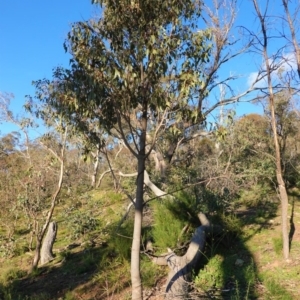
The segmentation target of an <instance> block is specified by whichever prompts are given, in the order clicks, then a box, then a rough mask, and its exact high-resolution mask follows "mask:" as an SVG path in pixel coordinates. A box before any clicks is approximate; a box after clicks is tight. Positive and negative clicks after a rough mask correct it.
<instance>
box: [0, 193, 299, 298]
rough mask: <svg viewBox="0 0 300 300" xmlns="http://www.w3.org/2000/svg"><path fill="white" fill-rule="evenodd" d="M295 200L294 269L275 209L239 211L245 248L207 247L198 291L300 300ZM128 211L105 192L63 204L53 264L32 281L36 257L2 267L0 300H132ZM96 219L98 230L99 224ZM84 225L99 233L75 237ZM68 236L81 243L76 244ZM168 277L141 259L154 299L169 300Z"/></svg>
mask: <svg viewBox="0 0 300 300" xmlns="http://www.w3.org/2000/svg"><path fill="white" fill-rule="evenodd" d="M294 200H295V202H294V209H293V218H292V219H291V224H292V225H293V226H294V232H292V243H291V260H290V262H284V261H283V260H282V256H281V239H280V237H281V228H280V216H279V215H278V211H277V208H276V209H275V210H274V207H273V210H274V211H272V212H271V213H269V212H270V209H271V208H270V207H263V208H260V209H259V210H258V209H256V210H251V211H248V210H247V211H246V210H245V211H240V212H239V213H238V218H239V219H240V220H242V223H243V224H245V225H244V227H243V234H242V236H241V238H240V240H237V239H233V240H231V239H230V238H228V237H226V238H224V240H223V241H221V243H220V244H221V246H218V245H219V242H220V241H218V242H217V243H218V245H217V244H216V243H214V242H212V243H210V244H209V246H208V247H207V252H206V254H205V257H206V259H205V257H204V259H203V262H202V269H201V270H200V273H199V274H198V276H196V278H195V282H196V287H197V288H198V291H199V292H201V291H202V293H205V295H206V296H208V297H213V296H214V297H215V298H214V299H300V233H299V231H300V201H299V198H298V197H297V196H295V197H294ZM127 204H128V200H126V199H123V198H122V196H121V195H119V194H115V193H113V192H100V191H92V192H89V193H87V194H85V195H84V196H83V197H81V198H80V199H79V200H78V201H75V202H74V200H73V202H71V203H69V202H67V201H66V202H65V203H61V204H59V207H58V209H57V210H56V213H55V216H56V217H55V219H56V220H57V222H58V226H59V227H58V228H59V230H58V235H57V241H56V243H55V245H54V253H55V254H56V258H55V260H54V261H53V262H51V263H49V265H47V266H45V267H41V268H40V269H39V270H38V272H36V273H35V274H32V275H31V276H26V272H25V271H26V270H27V269H28V267H29V265H30V262H31V259H32V254H31V253H29V252H26V253H23V254H21V255H18V256H16V257H13V258H9V259H7V258H6V259H0V268H1V274H2V279H1V283H0V284H1V285H2V290H4V292H3V293H2V295H0V298H1V299H2V298H4V299H5V300H9V299H12V300H18V299H20V300H23V299H27V300H34V299H35V300H38V299H41V300H42V299H43V300H47V299H65V300H72V299H85V300H87V299H129V298H130V288H129V287H130V276H129V270H130V265H129V257H130V253H129V249H130V244H131V239H130V232H131V223H130V222H128V223H125V224H124V226H123V227H122V229H121V230H119V231H117V232H116V231H115V228H116V226H117V225H118V222H119V220H120V219H121V216H122V213H123V212H124V209H125V208H126V206H127ZM72 206H74V210H72V209H71V207H72ZM290 210H291V212H292V205H290ZM78 211H79V212H80V213H79V214H78V213H76V212H78ZM74 216H75V217H74ZM95 219H97V220H98V224H94V223H93V220H95ZM72 220H73V221H74V222H73V223H72ZM80 222H86V223H87V224H88V225H89V226H91V228H92V229H93V226H96V228H94V229H93V230H91V231H90V232H88V233H87V232H85V233H84V234H83V235H82V234H79V233H78V232H76V230H75V229H76V228H77V227H76V226H77V225H78V224H80ZM71 226H73V227H71ZM68 228H69V229H68ZM70 228H72V235H73V236H76V237H77V239H76V240H74V239H73V238H72V237H71V236H70ZM74 228H75V229H74ZM77 229H78V230H79V229H80V226H78V228H77ZM78 230H77V231H78ZM79 231H80V230H79ZM83 232H84V230H83ZM21 237H22V236H21ZM24 237H25V236H24ZM24 241H26V239H24ZM217 246H218V247H217ZM20 252H22V251H20ZM166 272H167V270H166V269H165V268H163V267H156V266H154V265H152V264H151V263H150V262H149V260H148V259H147V257H143V260H142V274H143V281H144V283H145V285H146V289H150V287H153V286H157V287H158V288H157V289H156V290H155V291H153V295H152V296H151V297H150V298H149V299H153V300H154V299H163V297H162V291H163V290H162V287H161V285H163V283H164V276H165V274H166ZM0 287H1V286H0Z"/></svg>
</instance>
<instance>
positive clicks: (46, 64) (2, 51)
mask: <svg viewBox="0 0 300 300" xmlns="http://www.w3.org/2000/svg"><path fill="white" fill-rule="evenodd" d="M96 12H97V7H96V6H95V5H91V1H90V0H77V1H70V0H52V1H40V0H39V1H38V0H30V1H24V0H14V1H11V0H1V1H0V91H1V92H7V93H13V94H14V95H15V98H14V99H13V101H12V102H11V106H10V107H11V109H12V110H13V111H14V112H15V113H20V112H22V106H23V104H24V101H25V95H33V94H34V89H33V86H32V84H31V82H32V81H33V80H38V79H42V78H45V77H46V78H51V73H52V69H53V68H54V67H55V66H57V65H63V66H68V63H69V58H70V57H69V56H68V54H66V53H65V51H64V49H63V42H64V40H65V38H66V35H67V33H68V31H69V29H70V25H71V24H72V22H76V21H80V20H86V19H88V18H89V17H91V16H93V15H95V14H96ZM10 128H11V127H9V126H8V124H0V131H1V133H2V134H3V133H4V132H6V131H8V130H10Z"/></svg>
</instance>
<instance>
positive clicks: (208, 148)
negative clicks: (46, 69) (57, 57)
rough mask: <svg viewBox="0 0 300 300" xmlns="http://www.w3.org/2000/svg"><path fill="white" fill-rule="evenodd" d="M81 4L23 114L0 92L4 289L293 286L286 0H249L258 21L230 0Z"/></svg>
mask: <svg viewBox="0 0 300 300" xmlns="http://www.w3.org/2000/svg"><path fill="white" fill-rule="evenodd" d="M92 2H93V3H94V4H96V5H99V6H100V12H101V13H100V15H98V16H96V17H95V18H92V19H90V20H87V21H82V22H81V21H79V22H76V23H74V24H72V26H71V29H70V32H69V33H68V35H67V37H66V40H65V43H64V48H65V51H66V52H68V53H69V55H70V57H71V59H70V65H69V67H68V68H64V67H61V66H59V67H56V68H54V69H53V73H52V78H51V79H39V80H36V81H34V82H33V85H34V88H35V94H34V95H29V96H26V103H25V104H24V108H25V112H24V115H25V116H26V117H23V118H21V117H18V115H16V114H15V113H14V112H13V111H11V109H10V101H11V100H12V98H13V97H12V95H11V94H7V93H0V123H1V124H2V123H13V124H14V125H15V126H17V128H18V130H16V131H12V132H9V133H6V134H3V135H1V136H0V206H1V218H0V268H1V276H0V298H1V299H4V300H24V299H25V300H39V299H40V300H42V299H43V300H47V299H49V300H52V299H53V300H54V299H57V300H72V299H73V300H82V299H84V300H88V299H90V300H91V299H107V300H116V299H133V300H143V299H145V300H146V299H152V300H154V299H157V300H159V299H166V300H184V299H232V300H233V299H235V300H239V299H278V300H279V299H281V300H284V299H286V300H287V299H299V298H300V287H299V282H300V259H299V257H300V235H299V230H300V226H299V224H300V213H299V212H300V201H299V200H300V198H299V197H300V160H299V158H300V109H299V79H300V55H299V53H300V50H299V46H298V43H297V36H296V34H295V28H294V27H295V26H296V25H297V24H294V23H295V20H298V19H299V18H298V17H296V16H297V13H298V12H299V11H300V9H299V4H298V5H296V6H295V3H293V7H294V8H295V7H296V8H297V9H295V11H296V13H295V15H293V18H291V14H290V13H289V10H288V8H289V5H292V4H291V3H292V2H293V1H290V2H289V3H287V1H285V0H282V1H281V2H282V5H283V7H284V8H285V10H284V14H281V15H275V16H274V15H273V14H271V13H269V9H270V7H269V6H268V4H269V2H268V1H267V4H264V3H263V4H258V3H257V0H252V1H250V2H249V3H251V5H252V6H253V7H252V9H253V12H254V13H255V16H256V22H257V23H258V29H257V31H255V32H254V31H253V30H254V29H252V28H246V27H245V26H236V25H235V18H236V14H237V11H238V7H239V6H238V3H239V2H238V1H234V0H228V1H227V0H214V1H211V2H209V3H202V2H201V1H193V0H185V1H177V0H168V1H162V0H143V1H137V0H133V1H127V0H119V1H111V0H94V1H92ZM259 5H266V6H264V7H263V8H261V7H260V6H259ZM262 11H263V13H262ZM278 20H280V22H281V23H280V24H284V26H278V28H284V29H277V27H276V30H275V31H274V28H272V27H270V24H273V22H275V21H276V22H279V21H278ZM257 23H255V24H257ZM236 28H239V29H238V30H237V29H236ZM280 30H281V31H282V32H281V31H280ZM287 32H288V33H287ZM270 45H271V46H270ZM270 49H272V51H271V50H270ZM274 49H276V51H274ZM249 53H251V54H253V57H254V56H255V58H256V59H257V60H258V61H259V64H260V65H259V64H258V65H259V66H258V70H257V72H256V73H252V74H251V76H250V75H249V76H248V82H247V84H245V83H241V81H240V80H241V77H242V76H235V75H232V74H233V73H232V72H231V71H230V74H229V75H228V76H226V74H227V73H228V70H232V69H233V66H236V65H238V64H240V63H239V60H238V59H239V58H240V57H241V56H244V55H245V56H246V57H247V59H248V58H249ZM271 53H275V54H271ZM251 64H253V62H252V61H251ZM226 68H227V69H226ZM224 69H225V70H226V71H224ZM224 74H225V75H224ZM250 77H251V78H250ZM250 79H251V80H250ZM237 81H238V82H239V84H238V86H239V87H238V88H236V83H235V82H237ZM241 90H242V91H241ZM243 101H245V102H249V103H252V104H253V105H254V104H257V105H260V107H262V110H261V113H247V114H244V115H238V114H237V113H236V106H235V104H236V103H238V102H243ZM41 124H42V126H43V129H42V130H43V134H42V135H41V136H38V137H34V138H33V136H32V131H33V130H35V129H36V128H37V127H38V126H39V125H41Z"/></svg>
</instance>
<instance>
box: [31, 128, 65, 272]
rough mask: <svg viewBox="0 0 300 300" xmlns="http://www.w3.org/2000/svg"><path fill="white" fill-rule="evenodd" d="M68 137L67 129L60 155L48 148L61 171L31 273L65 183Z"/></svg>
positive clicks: (35, 265)
mask: <svg viewBox="0 0 300 300" xmlns="http://www.w3.org/2000/svg"><path fill="white" fill-rule="evenodd" d="M66 138H67V130H66V131H65V134H64V142H63V147H62V148H61V153H60V156H59V155H57V154H56V153H55V152H54V151H53V150H52V149H49V148H47V149H48V150H49V151H50V152H51V153H52V154H53V155H54V156H55V157H56V158H57V159H58V160H59V161H60V173H59V179H58V183H57V187H56V190H55V191H54V193H53V195H52V199H51V206H50V209H49V211H48V214H47V218H46V220H45V223H44V225H43V227H42V229H41V230H39V232H37V234H36V246H35V254H34V258H33V261H32V265H31V268H30V270H29V273H32V272H33V271H34V270H35V269H36V268H37V267H38V264H39V261H40V258H41V248H42V241H43V238H44V236H45V234H46V230H47V229H48V226H49V224H50V222H51V218H52V215H53V212H54V208H55V206H56V202H57V198H58V195H59V194H60V191H61V187H62V183H63V174H64V157H65V146H66Z"/></svg>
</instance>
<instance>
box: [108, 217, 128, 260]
mask: <svg viewBox="0 0 300 300" xmlns="http://www.w3.org/2000/svg"><path fill="white" fill-rule="evenodd" d="M132 231H133V224H132V221H131V220H130V221H127V222H125V223H124V224H123V225H122V226H121V227H120V228H119V229H118V230H117V231H115V230H114V228H112V230H111V237H110V240H109V242H108V253H109V256H111V257H115V256H118V257H121V258H122V259H127V260H129V259H130V251H131V245H132Z"/></svg>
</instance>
